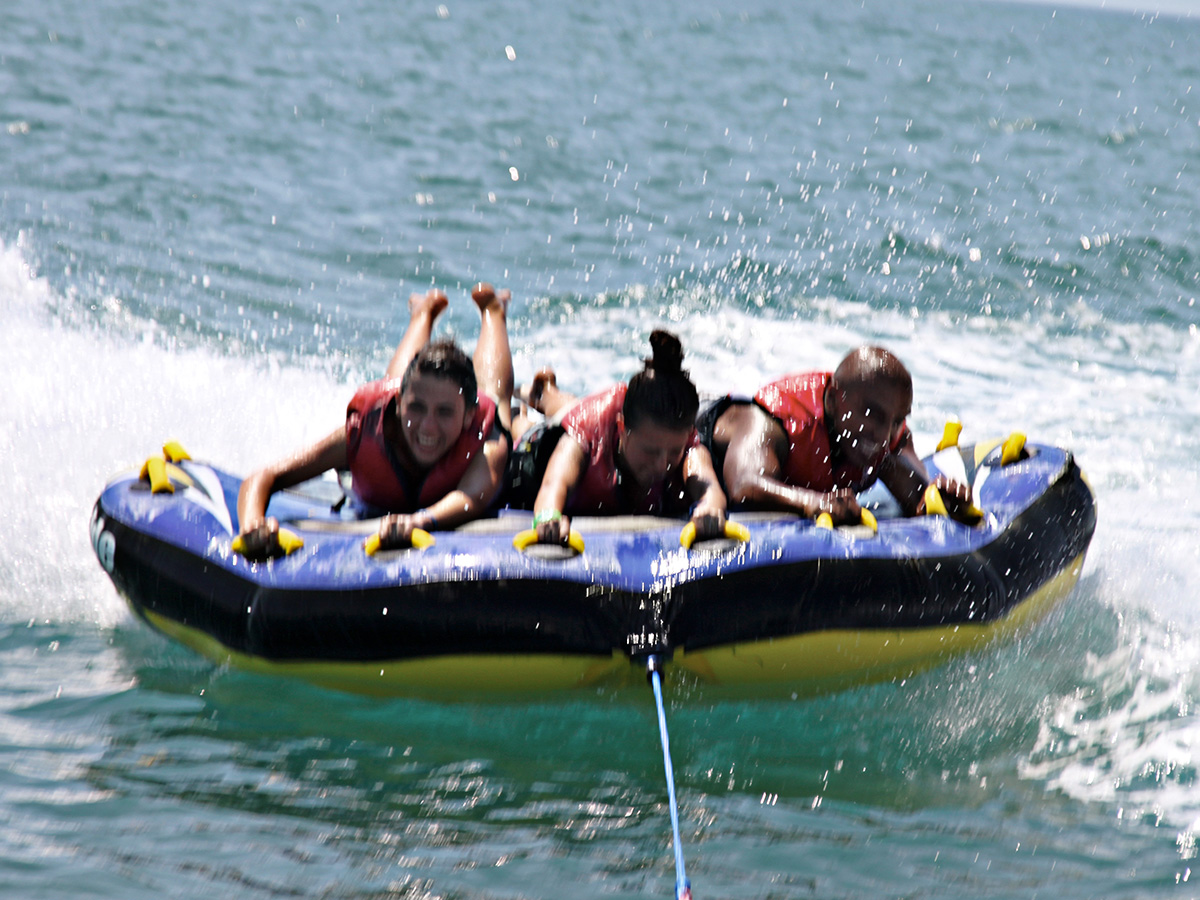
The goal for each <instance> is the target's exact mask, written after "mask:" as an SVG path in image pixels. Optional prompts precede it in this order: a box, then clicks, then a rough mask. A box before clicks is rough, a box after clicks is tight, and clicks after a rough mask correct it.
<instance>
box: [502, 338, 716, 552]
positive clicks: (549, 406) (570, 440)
mask: <svg viewBox="0 0 1200 900" xmlns="http://www.w3.org/2000/svg"><path fill="white" fill-rule="evenodd" d="M650 346H651V349H652V351H653V355H652V357H651V358H650V359H648V360H646V361H645V364H644V366H643V368H642V370H641V371H640V372H638V373H637V374H636V375H634V376H633V378H631V379H630V380H629V383H628V384H616V385H613V386H612V387H610V388H608V389H607V390H604V391H601V392H600V393H598V394H593V395H591V396H589V397H585V398H583V399H582V400H578V401H576V400H575V398H574V397H572V396H570V395H568V394H566V393H564V392H562V391H559V390H558V386H557V380H556V378H555V376H554V373H553V372H551V371H550V370H545V369H544V370H542V371H541V372H539V373H538V375H537V377H536V378H535V379H534V383H533V386H532V388H531V390H530V392H528V393H527V394H526V395H525V396H524V397H523V398H522V399H523V400H525V401H526V402H527V403H529V404H530V405H532V406H533V407H534V408H535V409H537V410H538V411H539V412H542V413H543V414H544V415H546V416H547V423H543V424H542V425H538V426H535V427H534V429H532V430H531V431H529V432H526V433H525V436H524V437H523V438H522V439H521V440H520V441H519V442H518V447H517V449H516V450H515V451H514V456H515V457H516V459H515V463H516V465H515V467H514V470H513V471H514V475H513V478H514V482H515V483H514V485H513V486H514V493H513V495H512V496H510V501H509V502H510V503H513V505H517V506H526V507H527V506H528V505H529V495H530V493H532V492H533V491H534V490H536V495H535V497H534V498H533V502H532V507H533V511H534V528H535V529H536V531H537V533H538V540H539V541H541V542H544V543H560V544H565V543H566V542H567V538H568V535H569V533H570V527H571V523H570V517H571V516H577V515H587V516H610V515H633V514H642V515H661V516H688V515H690V517H691V521H692V523H693V524H694V525H695V526H696V533H697V536H698V537H699V538H700V539H704V538H709V537H717V536H719V535H720V534H722V533H723V531H724V528H725V494H724V492H723V491H722V490H721V487H720V485H719V484H718V482H717V475H716V472H715V471H714V469H713V465H712V458H711V457H710V456H709V453H708V450H707V449H705V448H704V446H702V445H701V444H700V442H699V439H698V437H697V434H696V429H695V418H696V412H697V410H698V409H699V406H700V398H699V395H698V394H697V392H696V388H695V385H693V384H692V382H691V379H689V378H688V375H687V372H685V371H684V370H683V367H682V364H683V347H682V345H681V344H680V343H679V339H678V338H677V337H675V335H673V334H671V333H669V332H667V331H662V330H658V331H655V332H653V333H652V334H651V335H650ZM530 394H532V396H530ZM518 430H519V429H518ZM543 472H544V474H542V473H543ZM539 475H540V477H539ZM522 501H523V502H522Z"/></svg>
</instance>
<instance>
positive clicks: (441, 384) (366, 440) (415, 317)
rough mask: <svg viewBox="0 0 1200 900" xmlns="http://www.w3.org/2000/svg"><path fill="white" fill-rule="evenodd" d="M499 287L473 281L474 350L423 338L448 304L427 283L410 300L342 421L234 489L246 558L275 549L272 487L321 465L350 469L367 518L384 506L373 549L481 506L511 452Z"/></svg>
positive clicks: (508, 368)
mask: <svg viewBox="0 0 1200 900" xmlns="http://www.w3.org/2000/svg"><path fill="white" fill-rule="evenodd" d="M509 297H510V294H509V292H508V291H501V292H499V293H497V292H496V291H495V289H494V288H493V287H492V286H491V285H490V284H479V285H476V286H475V288H474V290H473V291H472V292H471V299H472V300H474V302H475V305H476V306H477V307H479V314H480V319H481V323H480V329H479V341H478V343H477V345H476V347H475V354H474V357H473V358H472V357H469V356H467V355H466V354H465V353H464V352H463V351H462V350H460V349H459V347H458V346H457V345H456V344H455V343H454V342H453V341H450V340H445V339H443V340H438V341H434V342H433V343H430V342H429V340H430V337H431V336H432V332H433V325H434V322H435V321H436V320H437V317H438V316H439V315H441V313H442V311H443V310H445V308H446V306H447V304H448V302H449V301H448V300H447V298H446V295H445V294H444V293H442V292H441V291H438V290H431V291H429V292H427V293H426V294H424V295H421V294H413V295H412V296H411V297H410V298H409V301H408V303H409V313H410V319H409V324H408V328H407V329H406V330H405V333H404V336H403V338H401V340H400V344H399V345H398V346H397V347H396V351H395V353H394V354H393V356H392V359H391V362H390V363H389V364H388V367H387V372H386V374H385V376H384V377H383V378H382V379H380V380H379V381H373V382H371V383H369V384H366V385H363V386H362V387H360V388H359V389H358V390H357V391H356V392H355V394H354V397H353V398H352V399H351V400H350V403H349V406H348V407H347V410H346V421H345V423H344V424H343V425H341V426H339V427H338V428H337V429H335V430H334V431H333V432H331V433H330V434H329V435H327V436H326V437H324V438H322V439H321V440H319V441H317V442H316V443H314V444H312V445H310V446H308V447H305V448H304V449H302V450H300V451H298V452H296V453H294V454H293V455H291V456H288V457H286V458H284V459H282V460H279V461H277V462H274V463H271V464H270V465H267V466H264V467H263V468H261V469H259V470H258V471H256V472H254V473H253V474H251V475H250V477H248V478H247V479H246V480H245V481H243V482H242V486H241V489H240V491H239V493H238V520H239V526H240V535H239V536H240V538H241V546H242V547H243V548H244V550H243V552H244V554H245V555H246V556H247V557H249V558H251V559H265V558H268V557H271V556H275V555H278V554H279V553H281V552H283V551H282V548H281V547H280V545H279V523H278V522H277V521H276V520H275V519H274V518H268V517H267V515H266V510H267V504H268V502H269V501H270V498H271V494H272V493H274V492H275V491H277V490H281V489H283V488H286V487H290V486H291V485H295V484H299V483H300V482H302V481H307V480H308V479H310V478H315V477H316V476H318V475H320V474H322V473H323V472H326V471H328V470H329V469H338V470H349V471H350V475H351V479H352V485H353V486H352V491H353V493H354V495H355V498H356V500H357V502H358V504H359V505H360V507H361V508H362V509H363V511H364V512H366V513H368V514H380V513H387V514H388V515H385V516H384V517H383V518H382V520H381V522H380V527H379V541H380V547H382V548H384V549H387V548H390V547H401V546H407V545H408V543H409V541H410V540H411V538H412V533H413V530H414V529H417V528H420V529H424V530H426V531H429V530H433V529H435V528H448V527H453V526H455V525H459V524H461V523H463V522H467V521H470V520H471V519H474V518H478V517H479V516H481V515H483V514H484V513H486V512H487V511H488V510H489V509H490V508H491V506H492V504H493V502H494V501H495V499H496V497H497V496H498V494H499V492H500V489H501V488H502V487H503V486H504V476H505V472H506V469H507V464H508V456H509V452H510V450H511V448H512V437H511V431H512V427H511V424H512V390H513V375H512V354H511V352H510V350H509V344H508V326H507V321H506V317H507V309H508V301H509Z"/></svg>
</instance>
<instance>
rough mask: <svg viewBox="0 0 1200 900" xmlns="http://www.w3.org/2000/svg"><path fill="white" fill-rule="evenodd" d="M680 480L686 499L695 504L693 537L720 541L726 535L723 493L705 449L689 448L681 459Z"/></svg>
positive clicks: (699, 447) (700, 447)
mask: <svg viewBox="0 0 1200 900" xmlns="http://www.w3.org/2000/svg"><path fill="white" fill-rule="evenodd" d="M683 477H684V483H685V484H686V485H687V491H688V496H689V497H691V498H692V500H694V501H695V507H694V508H693V510H692V524H693V525H695V526H696V534H697V535H698V536H699V537H701V538H710V537H719V536H720V535H721V534H723V533H724V531H725V508H726V504H725V492H724V491H723V490H721V485H720V484H719V483H718V481H717V472H716V470H715V469H714V468H713V462H712V456H711V455H710V454H709V452H708V449H707V448H706V447H702V446H697V447H692V448H691V449H689V450H688V452H687V453H686V454H685V455H684V457H683Z"/></svg>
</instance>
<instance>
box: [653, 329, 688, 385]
mask: <svg viewBox="0 0 1200 900" xmlns="http://www.w3.org/2000/svg"><path fill="white" fill-rule="evenodd" d="M650 349H651V351H652V352H653V354H654V358H653V359H648V360H646V366H647V368H652V369H654V371H656V372H661V373H662V374H664V375H670V374H673V373H675V372H681V371H683V344H681V343H680V342H679V338H677V337H675V335H673V334H671V332H669V331H663V330H662V329H661V328H659V329H656V330H654V331H652V332H651V333H650Z"/></svg>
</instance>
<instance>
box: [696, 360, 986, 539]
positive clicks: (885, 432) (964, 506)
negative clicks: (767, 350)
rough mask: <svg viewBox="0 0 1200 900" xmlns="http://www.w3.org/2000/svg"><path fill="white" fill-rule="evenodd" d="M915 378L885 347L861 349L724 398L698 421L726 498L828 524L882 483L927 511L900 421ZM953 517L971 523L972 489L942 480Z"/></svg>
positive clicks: (919, 469)
mask: <svg viewBox="0 0 1200 900" xmlns="http://www.w3.org/2000/svg"><path fill="white" fill-rule="evenodd" d="M912 399H913V390H912V377H911V376H910V375H909V374H908V370H907V369H906V368H905V367H904V365H903V363H901V362H900V360H899V359H897V358H896V357H895V356H894V355H893V354H892V353H890V352H889V351H887V350H885V349H884V348H882V347H859V348H858V349H857V350H853V351H851V352H850V353H849V354H847V355H846V357H845V358H844V359H843V360H842V361H841V363H840V364H839V365H838V367H837V369H835V370H834V371H833V372H832V373H831V372H808V373H802V374H795V375H786V376H784V377H783V378H780V379H778V380H776V381H772V382H771V383H770V384H767V385H765V386H764V387H762V388H761V389H760V390H759V391H758V393H757V394H755V395H754V398H753V400H748V399H737V398H734V397H724V398H722V399H720V400H718V401H716V402H715V403H713V404H711V405H710V406H708V407H707V408H706V409H703V410H702V411H701V413H700V417H699V421H698V422H697V427H698V429H699V431H700V436H701V440H702V441H703V442H704V443H705V444H706V445H707V446H708V448H709V450H710V451H711V453H712V456H713V462H714V464H715V466H716V469H717V473H718V475H719V476H720V477H721V480H722V483H723V485H724V487H725V492H726V495H727V496H728V498H729V502H730V503H731V504H735V505H737V506H740V507H741V508H743V509H765V510H784V511H791V512H796V513H799V514H800V515H802V516H809V517H812V516H817V515H819V514H820V513H823V512H827V513H829V514H830V515H831V516H832V517H833V520H834V523H835V524H846V523H856V522H858V521H859V520H860V518H861V516H862V509H861V507H860V506H859V504H858V499H857V496H856V495H857V494H858V493H859V492H861V491H863V490H866V488H868V487H870V486H871V485H872V484H873V483H874V482H875V481H876V480H879V481H882V482H883V483H884V485H885V486H886V487H887V488H888V490H889V491H891V493H892V495H893V496H894V497H895V498H896V500H897V502H898V503H899V504H900V508H901V509H902V510H903V511H904V514H905V515H908V516H912V515H919V514H920V513H921V512H923V511H924V494H925V489H926V487H927V486H928V485H929V483H930V478H929V474H928V473H927V472H926V470H925V466H924V464H923V463H922V462H921V459H920V457H918V456H917V454H916V451H915V450H914V449H913V441H912V434H911V433H910V432H909V430H908V425H907V424H906V420H907V418H908V415H909V413H910V412H911V411H912ZM935 484H937V486H938V489H939V490H940V491H941V492H942V495H943V499H944V500H945V504H946V507H947V509H948V510H949V512H950V514H951V515H952V516H953V517H954V518H957V519H961V520H963V521H971V514H970V512H969V511H968V509H969V507H970V500H971V498H970V491H969V490H968V489H967V488H966V487H964V486H962V485H960V484H957V483H956V482H953V481H950V480H949V479H947V478H944V477H939V478H938V479H937V481H936V482H935Z"/></svg>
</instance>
